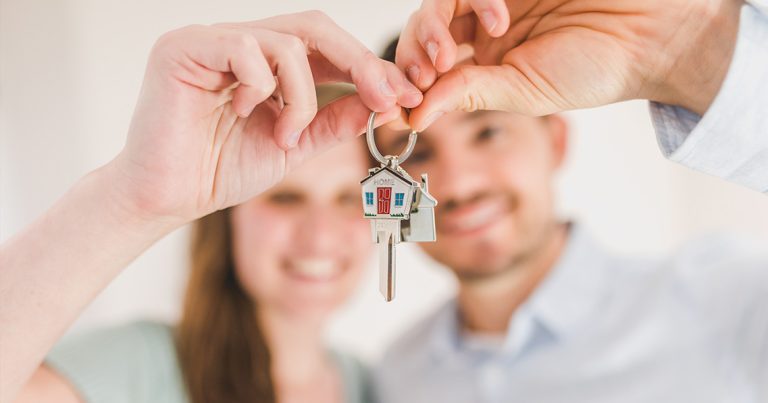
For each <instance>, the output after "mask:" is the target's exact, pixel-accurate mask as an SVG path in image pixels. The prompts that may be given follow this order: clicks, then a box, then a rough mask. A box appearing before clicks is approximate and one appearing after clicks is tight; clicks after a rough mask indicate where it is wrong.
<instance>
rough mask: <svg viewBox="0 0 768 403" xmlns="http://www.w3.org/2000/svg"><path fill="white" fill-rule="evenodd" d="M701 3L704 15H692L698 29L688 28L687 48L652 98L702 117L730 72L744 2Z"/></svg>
mask: <svg viewBox="0 0 768 403" xmlns="http://www.w3.org/2000/svg"><path fill="white" fill-rule="evenodd" d="M697 2H698V4H699V6H698V11H699V13H698V14H699V15H700V16H701V18H692V17H690V18H689V20H690V21H694V20H695V21H696V22H695V24H696V28H695V30H691V31H687V32H688V34H686V35H687V36H689V37H688V38H687V40H685V41H683V51H682V52H680V55H679V56H678V57H677V58H675V59H674V60H672V61H671V62H670V64H671V65H672V68H670V69H669V71H668V72H666V73H665V74H664V75H663V76H662V80H661V81H662V83H661V84H660V85H659V88H660V89H659V91H657V92H656V93H655V94H654V95H653V96H651V97H649V99H650V100H652V101H657V102H662V103H665V104H670V105H678V106H682V107H683V108H686V109H688V110H690V111H692V112H695V113H696V114H698V115H700V116H702V115H704V113H706V111H707V109H709V107H710V105H711V104H712V102H713V101H714V99H715V97H716V96H717V94H718V93H719V92H720V88H721V87H722V85H723V82H724V81H725V77H726V76H727V74H728V70H729V67H730V65H731V62H732V59H733V54H734V50H735V48H736V40H737V37H738V31H739V15H740V10H741V6H742V4H743V1H742V0H723V1H720V2H708V1H698V0H697ZM713 3H716V4H713ZM702 21H703V23H702ZM681 31H682V30H681Z"/></svg>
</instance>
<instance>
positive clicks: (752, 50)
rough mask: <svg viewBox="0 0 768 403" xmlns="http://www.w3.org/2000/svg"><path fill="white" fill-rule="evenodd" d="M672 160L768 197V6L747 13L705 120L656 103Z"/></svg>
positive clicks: (765, 2)
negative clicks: (725, 72)
mask: <svg viewBox="0 0 768 403" xmlns="http://www.w3.org/2000/svg"><path fill="white" fill-rule="evenodd" d="M651 114H652V116H653V123H654V127H655V129H656V134H657V139H658V142H659V146H660V147H661V150H662V152H663V153H664V155H665V156H667V158H669V159H671V160H673V161H676V162H679V163H681V164H683V165H686V166H688V167H690V168H693V169H696V170H698V171H702V172H704V173H708V174H710V175H714V176H719V177H721V178H724V179H726V180H729V181H732V182H735V183H739V184H741V185H744V186H748V187H750V188H753V189H755V190H758V191H760V192H764V193H768V0H750V1H748V2H747V3H746V4H745V5H744V6H743V8H742V11H741V20H740V24H739V34H738V39H737V42H736V48H735V52H734V55H733V59H732V60H731V64H730V67H729V70H728V74H727V75H726V78H725V81H724V82H723V85H722V87H721V88H720V91H719V92H718V95H717V96H716V97H715V100H714V101H713V103H712V105H711V106H710V107H709V109H708V110H707V112H706V113H705V114H704V116H698V115H697V114H695V113H693V112H690V111H688V110H686V109H683V108H681V107H676V106H670V105H662V104H658V103H651Z"/></svg>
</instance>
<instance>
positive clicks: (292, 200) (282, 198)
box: [268, 191, 303, 206]
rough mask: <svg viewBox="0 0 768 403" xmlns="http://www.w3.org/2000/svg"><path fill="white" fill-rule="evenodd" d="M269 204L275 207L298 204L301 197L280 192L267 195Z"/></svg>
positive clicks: (287, 192) (290, 192) (298, 194)
mask: <svg viewBox="0 0 768 403" xmlns="http://www.w3.org/2000/svg"><path fill="white" fill-rule="evenodd" d="M268 200H269V202H270V203H272V204H276V205H281V206H288V205H292V204H299V203H301V201H302V200H303V197H302V196H301V194H300V193H298V192H292V191H282V192H275V193H272V194H271V195H269V198H268Z"/></svg>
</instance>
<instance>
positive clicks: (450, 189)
mask: <svg viewBox="0 0 768 403" xmlns="http://www.w3.org/2000/svg"><path fill="white" fill-rule="evenodd" d="M462 151H463V152H462ZM487 164H488V161H485V160H484V159H483V158H481V156H478V155H473V153H472V152H471V151H469V150H466V149H457V150H446V151H444V152H443V153H442V154H441V155H437V156H436V159H435V163H434V164H433V167H434V169H433V172H430V175H429V188H430V193H431V194H432V195H433V196H435V198H437V200H438V201H440V202H441V203H444V202H445V203H446V204H443V206H446V205H447V203H449V202H452V201H453V202H461V201H463V200H468V199H470V198H472V197H473V196H474V195H476V194H478V193H481V192H484V191H488V190H490V189H489V187H491V186H492V185H493V184H492V183H491V182H492V179H491V175H490V174H489V173H488V172H487V171H488V166H487ZM438 206H439V205H438Z"/></svg>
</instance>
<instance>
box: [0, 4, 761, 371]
mask: <svg viewBox="0 0 768 403" xmlns="http://www.w3.org/2000/svg"><path fill="white" fill-rule="evenodd" d="M418 4H419V3H418V1H417V0H408V1H406V0H388V1H386V2H383V1H371V0H359V1H355V2H351V1H350V2H341V1H310V0H292V1H282V2H277V1H265V0H252V1H242V0H230V1H218V2H213V1H200V0H184V1H182V0H167V1H156V0H155V1H148V0H138V1H132V2H126V1H114V0H100V1H95V0H82V1H67V0H50V1H44V0H38V1H25V0H0V136H1V137H0V239H6V238H8V237H9V236H10V235H12V234H13V233H15V232H16V231H18V230H19V229H20V228H22V227H23V226H24V225H26V224H27V223H29V222H30V221H31V220H33V219H34V218H35V217H36V216H37V215H39V214H40V213H41V212H42V211H44V210H45V209H46V207H47V206H49V205H50V204H52V203H53V202H54V201H55V200H56V199H57V198H58V197H59V196H60V195H61V194H62V193H63V192H64V191H65V190H66V189H67V188H68V187H69V186H71V185H72V184H73V183H74V182H75V181H76V180H77V179H78V178H79V177H81V176H82V175H84V174H85V173H87V172H88V171H90V170H92V169H94V168H95V167H97V166H99V165H100V164H103V163H105V162H107V161H109V159H110V158H111V157H112V156H113V155H115V154H116V153H117V152H118V151H119V150H120V149H121V147H122V144H123V141H124V136H125V132H126V129H127V127H128V123H129V121H130V117H131V113H132V110H133V105H134V102H135V99H136V98H137V95H138V90H139V86H140V84H141V80H142V75H143V70H144V64H145V62H146V59H147V55H148V52H149V49H150V48H151V46H152V44H153V42H154V40H155V38H157V37H158V36H159V35H160V34H162V33H163V32H165V31H168V30H170V29H173V28H176V27H179V26H183V25H188V24H193V23H213V22H219V21H241V20H250V19H259V18H263V17H267V16H271V15H274V14H280V13H288V12H294V11H300V10H305V9H320V10H323V11H325V12H326V13H327V14H329V15H330V16H331V17H332V18H333V19H335V20H336V21H337V22H338V24H339V25H340V26H342V27H343V28H345V29H347V30H349V31H350V32H352V34H353V35H355V36H356V37H357V38H359V39H360V40H361V41H362V42H364V43H365V44H366V45H368V46H369V47H371V48H372V49H373V50H374V51H377V52H378V51H379V50H380V49H381V48H382V46H384V44H386V42H387V41H388V40H389V38H390V37H391V36H392V35H394V34H395V33H397V32H398V31H399V28H400V27H401V26H402V25H403V24H404V22H405V21H406V19H407V17H408V15H409V14H410V12H412V11H413V10H415V9H416V8H417V7H418ZM568 117H569V120H570V124H571V126H572V132H573V133H572V134H573V135H572V138H571V153H570V157H569V159H568V162H567V165H566V167H565V169H564V172H563V174H562V176H561V178H560V181H559V183H558V186H559V192H560V195H561V203H560V206H559V207H560V209H561V211H562V212H563V214H564V215H565V216H567V217H571V218H575V219H578V220H579V221H581V222H583V223H585V224H586V225H587V227H588V228H590V229H591V231H592V232H593V234H594V235H595V236H596V237H597V238H598V239H600V240H602V241H603V243H605V244H606V245H608V246H610V247H612V248H614V249H615V250H617V251H621V252H625V253H633V254H650V253H654V254H655V253H664V252H665V251H669V250H671V249H673V248H675V247H677V246H679V245H680V244H681V243H682V242H684V241H685V240H686V239H689V238H694V237H696V236H699V235H701V234H704V233H708V232H713V231H738V232H742V233H748V234H753V235H755V236H759V235H763V236H768V199H766V196H764V195H761V194H757V193H754V192H751V191H749V190H746V189H742V188H739V187H737V186H735V185H731V184H728V183H725V182H723V181H721V180H718V179H715V178H710V177H707V176H705V175H702V174H698V173H693V172H690V171H688V170H687V169H685V168H683V167H680V166H677V165H674V164H672V163H670V162H668V161H666V160H664V159H663V158H662V156H661V154H660V152H659V151H658V149H657V147H656V142H655V138H654V134H653V132H652V129H651V125H650V119H649V117H648V112H647V104H646V103H644V102H629V103H624V104H619V105H613V106H609V107H605V108H598V109H592V110H586V111H579V112H573V113H568ZM363 174H364V173H361V176H362V175H363ZM186 242H187V231H186V230H181V231H178V232H176V233H174V234H172V235H171V236H169V237H167V238H166V239H164V240H163V241H161V242H159V243H158V244H157V245H156V246H154V247H153V248H152V249H151V250H149V251H148V252H147V253H145V254H144V255H143V256H142V257H140V258H139V259H138V260H136V261H135V262H134V263H133V264H132V265H131V267H130V268H129V269H128V270H126V271H125V272H124V273H123V274H122V275H121V276H120V277H119V278H118V279H117V280H116V281H115V282H114V283H113V284H112V285H111V286H110V287H109V288H108V289H107V290H105V291H104V292H103V293H102V294H101V295H100V296H99V298H98V299H97V300H96V301H95V302H94V303H93V304H92V305H91V306H90V308H89V309H88V310H87V311H86V312H85V313H84V314H83V316H82V317H81V319H80V320H79V321H78V322H77V323H76V324H75V326H73V329H74V330H78V329H85V328H88V327H91V326H98V325H104V324H110V323H115V322H121V321H125V320H130V319H132V318H136V317H152V318H158V319H164V320H173V318H175V317H176V315H177V312H178V307H179V302H180V300H181V292H182V289H183V286H184V278H185V270H186V269H185V267H186V263H187V260H186ZM400 255H401V256H400V257H399V265H398V266H399V267H400V272H399V281H398V297H397V299H396V300H395V301H394V302H393V303H390V304H385V303H384V302H383V301H382V300H381V298H380V297H379V295H378V291H377V289H378V287H377V285H376V276H375V273H374V272H373V261H371V270H369V273H368V276H367V277H366V279H365V280H364V282H363V284H362V285H361V287H360V290H359V292H358V294H357V295H356V296H355V298H354V299H353V300H352V301H351V302H350V304H349V305H348V306H347V307H346V308H345V309H344V310H343V311H342V312H341V313H340V314H339V315H338V318H337V319H336V320H335V322H334V324H333V326H332V327H331V329H330V332H329V337H330V339H331V340H332V342H333V343H335V344H340V345H343V346H345V347H346V348H349V349H352V350H355V351H357V352H359V353H360V354H361V355H363V356H364V357H365V358H375V357H376V356H377V355H378V354H379V353H380V352H381V349H382V347H383V346H385V345H386V343H387V342H388V341H389V340H391V339H392V337H394V336H395V335H396V334H397V333H399V332H400V331H401V330H402V329H404V328H405V327H407V326H408V325H409V324H410V323H412V322H413V321H414V320H417V319H418V318H419V317H420V316H422V315H424V314H425V313H426V312H428V311H430V310H432V309H434V307H435V306H436V305H437V304H439V303H440V302H441V301H443V300H444V299H445V298H448V297H449V296H450V295H451V293H452V290H453V287H454V284H453V281H452V279H451V277H450V276H449V275H447V274H446V273H445V272H444V271H443V270H442V269H441V268H440V267H438V266H437V265H435V264H434V263H432V262H430V261H429V260H428V259H427V258H425V257H424V256H422V255H421V254H420V253H419V252H418V250H417V249H416V248H415V247H412V246H411V245H405V246H404V247H402V248H400Z"/></svg>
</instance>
